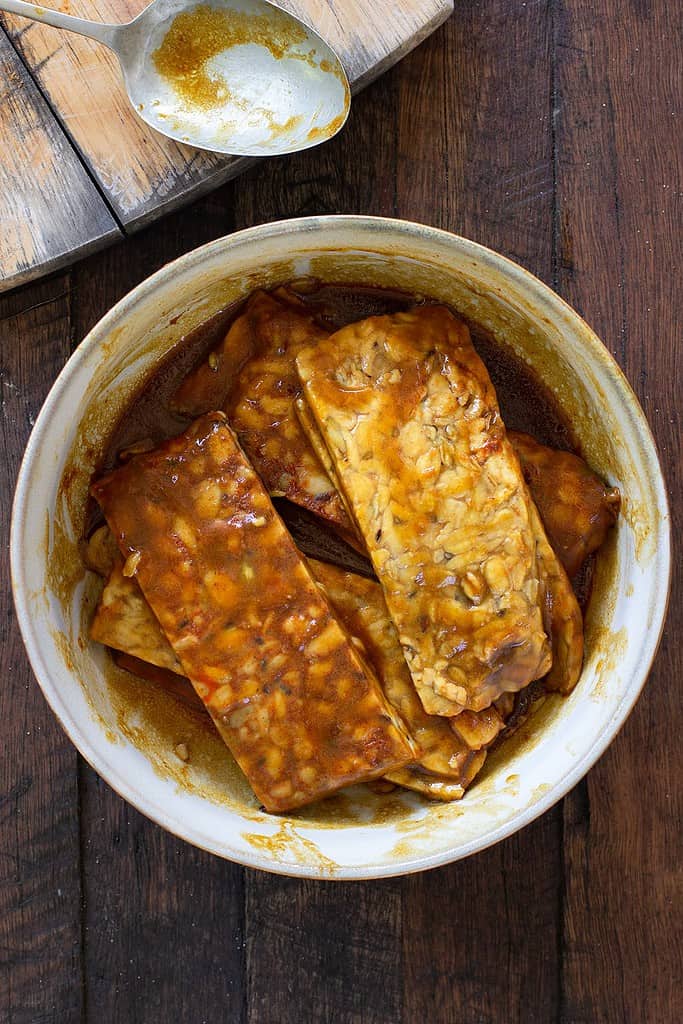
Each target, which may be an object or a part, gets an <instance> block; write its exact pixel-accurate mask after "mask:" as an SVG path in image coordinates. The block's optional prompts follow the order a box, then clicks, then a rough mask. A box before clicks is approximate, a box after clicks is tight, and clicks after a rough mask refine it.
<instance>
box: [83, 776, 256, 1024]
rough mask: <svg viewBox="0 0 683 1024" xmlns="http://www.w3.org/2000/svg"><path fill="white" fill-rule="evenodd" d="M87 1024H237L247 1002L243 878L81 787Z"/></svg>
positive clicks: (93, 781)
mask: <svg viewBox="0 0 683 1024" xmlns="http://www.w3.org/2000/svg"><path fill="white" fill-rule="evenodd" d="M81 813H82V815H83V864H84V874H83V895H84V968H85V972H86V979H87V980H86V1000H87V1018H86V1019H87V1021H88V1022H90V1021H92V1022H97V1024H121V1022H124V1021H125V1024H167V1022H168V1021H169V1020H178V1021H203V1020H205V1021H214V1020H221V1021H223V1020H224V1021H230V1022H233V1021H234V1022H235V1024H238V1022H239V1021H241V1019H242V1017H241V1015H242V1007H243V1003H244V904H243V900H244V892H243V888H244V887H243V871H242V869H241V868H240V867H238V866H237V865H235V864H229V863H227V862H226V861H222V860H220V859H219V858H217V857H213V856H211V855H210V854H208V853H204V852H203V851H202V850H197V849H195V848H194V847H192V846H190V845H189V844H188V843H184V842H182V840H180V839H176V838H175V837H174V836H171V835H169V834H168V833H167V832H164V831H163V830H162V829H160V828H158V827H157V826H156V825H154V824H152V822H150V821H148V819H147V818H144V817H143V816H142V815H141V814H138V812H137V811H135V810H134V809H133V808H132V807H130V806H128V805H127V804H125V803H124V802H123V800H121V799H120V798H119V797H118V796H117V795H116V793H114V791H113V790H111V789H110V788H109V786H107V785H106V784H105V783H104V782H102V781H101V780H100V779H99V778H98V777H97V776H96V775H95V774H94V772H92V770H91V769H90V768H87V767H86V766H84V769H83V781H82V803H81Z"/></svg>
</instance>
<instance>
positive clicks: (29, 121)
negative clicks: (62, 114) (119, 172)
mask: <svg viewBox="0 0 683 1024" xmlns="http://www.w3.org/2000/svg"><path fill="white" fill-rule="evenodd" d="M0 140H2V156H1V158H0V224H1V225H2V230H1V231H0V279H3V278H4V279H5V280H8V281H9V280H11V281H12V283H13V284H15V285H18V284H23V283H24V282H26V281H30V280H31V279H32V278H34V277H36V276H39V275H40V274H46V273H49V272H50V271H52V270H56V269H57V268H58V267H60V266H63V265H64V264H65V263H66V262H69V261H72V260H73V258H74V253H75V252H78V253H79V255H85V254H86V253H87V252H92V250H93V249H94V248H96V247H97V246H99V245H103V244H104V243H105V242H107V241H110V240H113V239H114V238H117V237H120V234H121V233H120V231H119V229H118V227H117V225H116V221H115V220H114V218H113V217H112V215H111V213H110V212H109V210H108V208H107V206H106V204H105V202H104V200H103V199H102V197H101V196H100V194H99V192H98V190H97V188H96V187H95V185H94V184H93V182H92V181H91V180H90V177H89V176H88V174H87V173H86V171H85V169H84V168H83V166H82V164H81V161H80V160H79V158H78V156H77V155H76V154H75V153H74V151H73V149H72V147H71V145H70V144H69V141H68V139H67V138H66V136H65V135H64V132H63V131H62V129H61V128H60V127H59V125H58V124H57V122H56V121H55V119H54V118H53V117H52V115H51V114H50V111H49V109H48V106H47V104H46V103H45V101H44V99H43V98H42V96H41V95H40V93H39V91H38V89H37V88H36V86H35V85H34V83H33V82H32V80H31V78H30V76H29V75H28V73H27V71H26V68H25V67H24V65H23V63H22V61H21V60H20V59H19V57H18V56H17V54H16V53H15V52H14V50H13V48H12V46H11V44H10V43H9V41H8V39H7V37H6V35H5V34H4V32H3V31H2V28H0ZM1 287H2V285H1V284H0V288H1Z"/></svg>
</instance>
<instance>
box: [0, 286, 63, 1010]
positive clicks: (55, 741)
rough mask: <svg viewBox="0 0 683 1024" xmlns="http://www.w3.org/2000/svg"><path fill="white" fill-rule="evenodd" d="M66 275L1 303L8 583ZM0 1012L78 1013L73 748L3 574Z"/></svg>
mask: <svg viewBox="0 0 683 1024" xmlns="http://www.w3.org/2000/svg"><path fill="white" fill-rule="evenodd" d="M69 304H70V292H69V279H68V277H65V276H63V275H62V276H60V277H57V278H54V279H53V280H51V281H49V282H44V283H42V284H40V285H38V286H34V287H33V288H31V289H30V290H24V291H23V292H21V293H19V294H16V295H14V296H8V297H6V298H4V299H0V353H1V355H0V423H1V429H2V446H3V459H2V467H1V469H0V541H1V543H0V574H1V575H2V579H3V581H8V580H9V551H8V538H9V517H10V508H11V498H12V492H13V490H14V481H15V477H16V474H17V471H18V469H19V462H20V459H21V455H22V453H23V450H24V447H25V445H26V441H27V439H28V435H29V433H30V430H31V426H32V424H33V422H34V420H35V417H36V415H37V413H38V410H39V408H40V406H41V404H42V402H43V399H44V397H45V395H46V393H47V391H48V389H49V387H50V385H51V383H52V380H53V378H54V376H55V375H56V374H57V372H58V371H59V370H60V369H61V367H62V365H63V363H64V362H65V360H66V358H67V356H68V354H69V338H70V330H69V326H70V325H69ZM0 622H1V623H2V632H1V636H2V645H1V646H0V677H1V678H2V681H3V684H2V686H1V687H0V750H1V751H2V757H1V758H0V1020H2V1021H7V1022H12V1024H36V1022H43V1021H44V1022H48V1021H50V1022H52V1021H54V1022H57V1021H59V1022H60V1024H61V1022H64V1024H78V1022H80V1020H81V1010H82V994H81V967H82V964H81V952H80V949H81V928H80V915H79V911H80V897H81V892H80V878H79V834H78V792H77V785H76V758H77V755H76V751H75V749H74V748H73V746H72V745H71V742H70V741H69V740H68V739H67V737H66V736H65V734H64V733H63V732H62V730H61V729H60V728H59V725H58V723H57V721H56V719H55V717H54V715H53V714H52V712H51V711H50V709H49V708H48V706H47V704H46V703H45V700H44V699H43V696H42V694H41V693H40V690H39V689H38V685H37V683H36V682H35V680H34V678H33V675H32V673H31V669H30V667H29V664H28V660H27V658H26V654H25V652H24V648H23V644H22V641H21V637H20V635H19V628H18V626H17V623H16V618H15V613H14V606H13V604H12V596H11V593H10V589H9V584H8V582H5V583H4V584H3V588H2V594H1V595H0Z"/></svg>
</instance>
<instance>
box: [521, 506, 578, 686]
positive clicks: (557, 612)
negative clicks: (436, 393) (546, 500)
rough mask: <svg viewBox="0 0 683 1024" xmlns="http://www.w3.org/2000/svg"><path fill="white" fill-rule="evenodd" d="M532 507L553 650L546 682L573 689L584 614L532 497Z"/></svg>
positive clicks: (544, 614) (533, 525) (542, 589)
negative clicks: (551, 544)
mask: <svg viewBox="0 0 683 1024" xmlns="http://www.w3.org/2000/svg"><path fill="white" fill-rule="evenodd" d="M529 510H530V512H531V524H532V527H533V531H534V538H535V541H536V557H537V560H538V568H539V574H540V578H541V604H542V608H543V617H544V622H545V628H546V632H547V634H548V636H549V637H550V643H551V647H552V652H553V663H552V667H551V669H550V672H548V674H547V676H545V678H544V679H543V685H544V687H545V688H546V690H559V692H560V693H570V692H571V691H572V690H573V689H574V687H575V686H576V684H577V682H578V680H579V676H580V675H581V667H582V665H583V617H582V615H581V609H580V608H579V603H578V601H577V600H576V595H575V593H574V591H573V590H572V585H571V583H570V582H569V577H568V576H567V573H566V572H565V570H564V568H563V567H562V563H561V562H560V560H559V558H558V557H557V555H556V554H555V552H554V551H553V549H552V547H551V546H550V542H549V540H548V538H547V536H546V533H545V530H544V529H543V523H542V522H541V517H540V515H539V513H538V510H537V508H536V506H535V504H534V502H533V501H531V500H530V501H529Z"/></svg>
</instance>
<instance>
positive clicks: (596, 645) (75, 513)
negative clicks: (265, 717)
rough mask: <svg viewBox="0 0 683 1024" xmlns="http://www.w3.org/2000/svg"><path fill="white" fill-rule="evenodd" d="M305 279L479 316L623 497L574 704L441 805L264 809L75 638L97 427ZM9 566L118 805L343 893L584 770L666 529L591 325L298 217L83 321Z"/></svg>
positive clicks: (362, 234)
mask: <svg viewBox="0 0 683 1024" xmlns="http://www.w3.org/2000/svg"><path fill="white" fill-rule="evenodd" d="M307 275H313V276H315V277H318V278H320V279H322V280H323V281H332V282H349V283H359V282H362V283H364V284H368V283H373V284H377V285H386V286H392V287H399V288H402V289H406V290H408V291H412V292H414V293H419V294H423V295H428V296H430V297H433V298H436V299H440V300H443V301H445V302H447V303H449V304H451V305H452V306H454V307H455V308H457V309H459V310H460V311H462V312H463V313H464V314H466V315H467V316H468V317H470V318H472V319H473V320H475V321H477V322H479V323H480V324H481V325H482V326H483V327H485V328H486V329H487V330H489V331H490V332H492V333H493V334H494V336H496V337H498V338H500V339H502V340H504V341H505V342H506V343H507V344H508V345H511V346H512V347H513V348H514V350H515V351H516V352H517V353H518V354H519V355H521V356H522V358H524V359H525V360H527V361H528V362H529V363H531V364H532V365H533V366H534V367H535V368H536V369H537V370H538V372H539V373H540V374H541V376H542V378H543V380H544V381H545V383H546V385H547V386H548V387H549V388H550V389H551V390H552V391H553V392H554V393H555V395H556V396H557V399H558V401H559V402H560V404H561V406H562V407H563V408H564V409H565V410H566V411H567V412H568V413H569V415H570V416H571V418H572V422H573V424H574V429H575V432H576V434H577V437H578V439H579V441H580V443H581V445H582V448H583V451H584V454H585V456H586V458H587V459H588V460H589V462H590V463H591V464H592V466H593V467H594V468H595V469H596V470H597V471H598V472H599V473H601V474H602V475H603V476H604V477H605V478H606V479H607V480H608V481H609V482H610V483H611V484H616V485H618V486H619V487H620V488H621V491H622V494H623V496H624V500H623V510H622V515H621V516H620V519H619V523H618V526H617V528H616V529H615V530H614V531H613V534H612V536H611V537H610V540H609V542H608V544H607V545H606V547H605V549H603V551H602V552H601V554H600V557H599V559H598V564H597V571H596V584H595V588H594V592H593V597H592V599H591V603H590V606H589V609H588V613H587V620H586V659H585V665H584V669H583V673H582V676H581V679H580V681H579V684H578V686H577V687H576V690H575V691H574V693H573V694H572V695H571V696H570V697H569V698H566V699H564V700H563V699H560V698H548V699H547V700H546V701H545V703H544V704H543V705H542V706H541V707H540V708H537V710H536V713H535V714H534V716H533V718H532V723H531V727H530V728H529V729H528V730H526V732H525V734H524V735H523V736H522V737H519V736H518V737H515V738H513V740H511V741H510V742H509V743H508V744H506V745H503V747H502V748H501V749H500V750H499V751H497V752H496V753H494V754H493V755H492V756H491V757H490V758H489V761H488V762H487V765H486V766H485V769H484V772H483V774H482V777H481V779H480V781H478V782H477V783H476V784H475V785H474V786H473V788H472V789H471V790H470V792H468V793H467V794H466V796H465V798H464V799H463V800H462V801H460V802H458V803H451V804H440V803H429V802H426V801H424V800H422V799H421V798H419V797H417V796H415V795H414V794H410V793H407V792H406V793H404V792H399V791H396V792H394V793H392V794H390V795H389V796H379V795H377V794H373V793H371V792H370V791H369V790H367V789H366V788H365V787H356V788H354V789H352V790H349V791H346V792H345V793H344V794H343V795H341V796H339V797H335V798H332V800H331V801H327V802H324V803H322V804H320V805H318V806H316V807H313V808H310V809H307V810H304V811H301V812H299V813H298V814H296V815H291V816H282V817H272V816H269V815H267V814H264V813H262V812H260V811H259V809H258V806H257V803H256V800H255V799H254V797H253V796H252V795H251V793H250V791H249V789H248V787H247V786H246V784H245V783H244V781H243V780H242V779H241V778H240V776H239V773H238V772H236V770H235V769H234V767H233V766H232V765H231V763H230V758H229V756H228V755H227V753H225V752H224V748H222V747H221V746H220V742H219V741H215V742H216V744H218V745H217V746H216V749H208V748H207V747H206V746H205V745H204V746H202V745H201V744H200V743H199V741H198V740H195V733H194V732H193V729H196V728H197V725H196V721H195V723H194V725H193V723H192V721H191V720H190V718H188V719H187V723H186V725H184V724H183V722H182V720H181V721H180V724H178V721H177V719H174V718H172V717H171V719H170V720H169V721H170V723H171V724H167V725H166V726H164V724H163V722H162V723H161V724H159V722H158V721H157V718H154V719H153V716H152V717H146V715H147V713H148V710H149V708H148V707H147V706H143V705H141V706H140V708H136V707H135V704H133V705H131V704H128V705H125V704H124V705H122V704H121V701H120V700H119V697H118V696H117V694H118V693H119V691H118V690H117V685H118V684H117V685H115V682H116V681H115V680H113V677H112V673H116V672H119V670H116V669H114V668H113V666H112V665H111V663H110V659H109V658H108V656H107V655H106V654H105V651H104V650H103V649H101V648H99V647H98V646H97V645H95V644H92V643H91V642H90V641H89V639H88V635H87V626H88V621H89V618H90V616H91V614H92V609H93V604H94V601H95V599H96V596H97V589H98V586H99V585H98V583H97V581H96V580H95V579H94V577H93V576H92V575H91V574H86V573H85V572H84V571H83V568H82V565H81V561H80V558H79V553H78V539H79V537H80V536H81V534H82V529H83V517H84V507H85V497H86V493H87V487H88V482H89V479H90V475H91V473H92V471H93V468H94V466H95V465H96V462H97V455H98V452H100V451H101V450H102V445H103V443H104V439H105V438H106V437H107V435H108V433H109V432H110V430H111V428H112V425H113V424H114V422H115V421H116V419H117V418H118V416H119V415H120V413H121V411H122V410H123V409H124V408H125V406H126V403H127V402H128V400H129V398H130V396H131V394H132V393H133V392H134V391H135V389H136V388H137V387H138V385H139V384H140V382H141V381H142V380H143V379H144V378H145V377H146V376H147V375H148V373H149V372H150V370H151V368H152V367H153V366H154V365H155V363H157V361H158V360H159V358H160V357H161V356H162V355H163V354H164V353H165V352H167V351H168V349H169V348H170V347H171V346H172V345H173V344H174V343H176V342H177V341H178V340H179V339H180V338H181V336H182V335H184V334H185V333H187V332H188V331H189V330H190V329H192V328H193V327H195V326H196V325H198V324H200V323H201V322H202V321H204V320H206V319H207V318H208V317H210V316H211V315H212V314H213V313H214V312H216V311H217V310H218V309H220V308H222V307H225V306H226V305H228V304H230V303H232V302H234V301H235V300H237V299H239V298H241V297H243V296H245V295H247V294H248V293H249V292H250V291H251V290H252V289H254V288H256V287H266V288H269V287H271V286H274V285H276V284H279V283H281V282H284V281H287V280H290V279H292V278H297V277H302V276H307ZM604 301H605V302H608V301H610V297H609V296H605V297H604ZM11 557H12V576H13V586H14V594H15V601H16V607H17V613H18V617H19V623H20V626H21V630H22V633H23V636H24V640H25V643H26V647H27V649H28V653H29V657H30V659H31V663H32V665H33V669H34V671H35V674H36V677H37V679H38V682H39V684H40V686H41V688H42V690H43V692H44V694H45V697H46V698H47V700H48V702H49V703H50V705H51V707H52V709H53V710H54V712H55V714H56V715H57V717H58V719H59V721H60V722H61V724H62V726H63V728H64V729H65V730H66V732H67V734H68V735H69V736H70V738H71V739H72V741H73V742H74V743H75V745H76V746H77V747H78V749H79V750H80V752H81V753H82V754H83V756H84V757H85V758H86V759H87V760H88V761H89V762H90V764H91V765H92V766H93V768H95V769H96V771H97V772H98V773H99V774H100V775H101V776H102V777H103V778H104V779H105V780H106V781H107V782H108V783H109V784H110V785H111V786H112V787H113V788H114V789H115V790H116V791H117V792H118V793H120V794H121V796H123V797H124V798H125V799H126V800H128V801H130V803H132V804H133V805H134V806H135V807H137V808H138V809H139V810H140V811H142V812H143V813H144V814H146V815H148V816H149V817H150V818H152V819H153V820H154V821H156V822H158V823H159V824H160V825H162V826H163V827H164V828H167V829H169V830H170V831H171V832H173V833H175V834H176V835H178V836H181V837H182V838H183V839H186V840H187V841H188V842H190V843H194V844H195V845H196V846H199V847H202V848H204V849H206V850H210V851H211V852H212V853H215V854H218V855H219V856H222V857H227V858H230V859H231V860H235V861H239V862H241V863H243V864H247V865H250V866H252V867H256V868H263V869H266V870H270V871H278V872H282V873H285V874H291V875H303V876H308V877H314V878H337V879H359V878H372V877H379V876H383V875H396V874H401V873H404V872H411V871H419V870H422V869H424V868H432V867H436V866H437V865H439V864H445V863H447V862H449V861H453V860H456V859H458V858H461V857H466V856H469V855H470V854H472V853H475V852H476V851H477V850H481V849H483V848H484V847H486V846H490V845H491V844H492V843H495V842H497V841H498V840H500V839H502V838H504V837H505V836H508V835H510V833H512V832H515V831H516V830H517V829H520V828H522V827H523V826H524V825H527V824H528V823H529V822H530V821H532V820H533V819H534V818H536V817H537V816H538V815H539V814H542V813H543V812H544V811H546V810H547V809H548V808H549V807H551V806H552V804H554V803H555V802H556V801H557V800H559V799H560V797H561V796H563V794H565V793H566V792H567V791H568V790H569V789H570V788H571V787H572V786H574V785H575V783H576V782H577V781H578V780H579V779H580V778H581V777H582V776H583V775H584V774H585V772H587V771H588V769H589V768H590V767H591V765H592V764H593V763H594V762H595V761H596V759H597V758H598V757H599V756H600V755H601V754H602V753H603V751H604V750H605V748H606V747H607V745H608V744H609V743H610V742H611V740H612V739H613V738H614V736H615V735H616V733H617V731H618V730H619V728H620V727H621V725H622V724H623V722H624V720H625V718H626V717H627V715H628V713H629V712H630V710H631V708H632V707H633V705H634V703H635V701H636V699H637V697H638V694H639V693H640V690H641V688H642V686H643V683H644V682H645V679H646V676H647V673H648V670H649V668H650V665H651V663H652V659H653V657H654V654H655V651H656V648H657V644H658V641H659V637H660V634H661V629H662V624H663V620H664V616H665V611H666V602H667V593H668V584H669V563H670V551H669V517H668V510H667V502H666V494H665V488H664V483H663V480H662V475H661V471H660V468H659V463H658V459H657V453H656V450H655V447H654V444H653V441H652V437H651V435H650V431H649V429H648V425H647V423H646V421H645V417H644V415H643V413H642V411H641V409H640V407H639V405H638V402H637V400H636V398H635V396H634V394H633V392H632V391H631V389H630V387H629V385H628V384H627V382H626V380H625V379H624V377H623V376H622V374H621V372H620V371H619V369H618V367H617V366H616V364H615V363H614V361H613V360H612V358H611V357H610V355H609V354H608V352H607V351H606V349H605V348H604V347H603V345H602V344H601V343H600V341H599V340H598V338H597V337H596V336H595V335H594V334H593V332H592V331H591V330H590V328H589V327H588V326H587V325H586V324H585V323H584V322H583V320H581V318H580V317H579V316H578V315H577V314H576V313H575V312H574V311H573V310H572V309H570V308H569V306H567V305H566V304H565V303H564V302H563V301H562V299H560V298H559V297H558V296H557V295H555V294H554V293H553V292H552V291H551V290H550V289H549V288H547V287H546V286H545V285H543V284H542V283H541V282H540V281H538V280H537V279H536V278H534V277H532V276H531V275H530V274H528V273H527V272H526V271H524V270H523V269H521V268H520V267H518V266H516V265H515V264H514V263H511V262H509V261H508V260H506V259H504V258H503V257H502V256H499V255H497V254H496V253H494V252H491V251H490V250H487V249H484V248H482V247H481V246H479V245H476V244H474V243H473V242H469V241H467V240H465V239H463V238H458V237H456V236H454V235H451V234H447V233H445V232H442V231H437V230H434V229H433V228H429V227H424V226H421V225H418V224H412V223H406V222H401V221H394V220H381V219H374V218H368V217H312V218H306V219H303V220H292V221H285V222H282V223H277V224H268V225H264V226H261V227H256V228H252V229H250V230H247V231H242V232H239V233H238V234H235V235H232V236H229V237H227V238H222V239H219V240H218V241H216V242H212V243H211V244H209V245H206V246H204V247H202V248H201V249H197V250H196V251H194V252H191V253H189V254H188V255H187V256H184V257H182V258H181V259H179V260H177V261H176V262H175V263H172V264H170V265H169V266H167V267H164V268H163V269H162V270H160V271H159V272H158V273H156V274H154V275H153V276H152V277H150V278H149V279H148V280H147V281H144V282H143V283H142V284H141V285H139V287H137V288H136V289H135V290H134V291H132V292H131V293H130V294H129V295H128V296H126V297H125V298H124V299H122V300H121V302H119V303H118V304H117V305H116V306H115V307H114V308H113V309H112V310H111V311H110V312H109V313H108V314H107V315H106V316H105V317H104V318H103V319H102V320H101V321H100V322H99V323H98V324H97V326H96V327H95V328H94V329H93V330H92V331H91V332H90V334H89V335H88V337H87V338H86V339H85V341H84V342H83V343H82V344H81V345H80V346H79V348H78V349H77V351H76V353H75V354H74V355H73V357H72V358H71V359H70V360H69V362H68V364H67V365H66V367H65V368H64V370H63V372H62V373H61V375H60V377H59V379H58V380H57V382H56V384H55V385H54V387H53V389H52V391H51V392H50V395H49V397H48V399H47V401H46V403H45V406H44V408H43V410H42V412H41V414H40V416H39V418H38V420H37V422H36V425H35V428H34V431H33V434H32V436H31V439H30V442H29V445H28V448H27V450H26V455H25V458H24V462H23V465H22V468H21V472H20V475H19V481H18V485H17V491H16V496H15V502H14V511H13V525H12V539H11ZM129 678H132V677H129ZM154 699H155V700H156V701H157V703H158V702H159V700H160V699H161V700H162V701H163V700H165V699H166V700H169V701H170V700H171V698H159V697H158V696H157V697H155V698H154ZM148 703H149V702H148ZM146 707H147V709H146ZM162 717H163V716H162ZM173 722H175V723H176V724H175V725H174V724H173ZM174 730H175V732H174ZM174 737H176V738H178V739H182V740H183V742H186V743H187V745H188V748H189V750H190V752H191V757H190V760H189V762H187V763H185V762H183V761H180V760H179V759H178V757H177V755H176V753H174V749H173V742H172V741H173V739H174ZM209 746H210V744H209ZM195 750H196V756H192V754H193V751H195Z"/></svg>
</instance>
